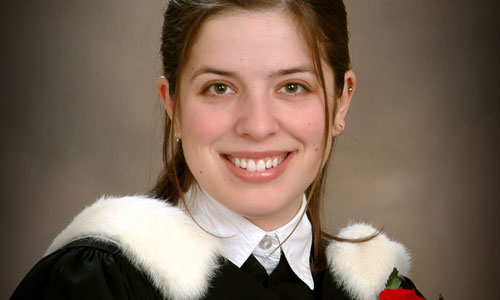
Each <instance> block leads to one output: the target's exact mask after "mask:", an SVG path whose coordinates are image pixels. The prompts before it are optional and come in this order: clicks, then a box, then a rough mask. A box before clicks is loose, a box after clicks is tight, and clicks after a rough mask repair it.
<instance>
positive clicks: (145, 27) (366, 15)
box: [0, 0, 500, 299]
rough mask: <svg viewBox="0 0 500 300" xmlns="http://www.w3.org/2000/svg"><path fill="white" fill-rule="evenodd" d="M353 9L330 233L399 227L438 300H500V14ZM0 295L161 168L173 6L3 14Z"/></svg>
mask: <svg viewBox="0 0 500 300" xmlns="http://www.w3.org/2000/svg"><path fill="white" fill-rule="evenodd" d="M494 3H495V2H494V1H489V2H486V1H474V2H473V1H439V0H418V1H417V0H413V1H411V0H406V1H395V0H394V1H367V0H365V1H361V0H356V1H354V0H353V1H350V0H347V1H346V4H347V7H348V11H349V22H350V31H351V37H352V38H351V49H352V58H353V66H354V70H355V71H356V72H357V75H358V79H359V83H358V88H357V92H356V94H355V97H354V100H353V103H352V107H351V110H350V112H349V115H348V119H347V129H346V131H345V134H344V135H343V136H342V137H341V139H340V140H339V142H338V145H337V148H336V150H335V154H334V160H333V161H332V163H331V169H330V170H331V171H330V177H329V183H328V188H327V194H326V204H325V216H326V218H327V219H328V222H327V223H326V225H327V226H328V228H329V229H330V231H331V232H336V231H337V230H338V228H340V227H342V226H344V225H346V224H347V223H348V222H349V221H366V222H370V223H372V224H373V225H375V226H378V227H381V226H384V227H385V231H386V232H387V234H388V235H389V236H391V237H392V238H393V239H396V240H399V241H401V242H402V243H404V244H405V245H406V246H407V247H408V248H409V249H410V250H411V252H412V254H413V256H414V267H413V270H412V274H411V278H412V279H413V280H414V281H415V282H416V284H417V286H418V287H419V289H420V290H421V291H422V292H423V293H424V294H425V295H426V296H427V297H428V299H437V297H438V293H439V292H441V293H442V294H443V295H444V296H445V299H494V298H496V296H497V294H498V293H496V291H495V284H494V282H496V281H497V280H496V274H495V273H494V271H495V270H498V268H499V267H500V266H499V259H498V254H499V253H500V251H499V250H500V249H499V240H498V232H497V231H498V228H499V225H500V224H499V218H500V215H499V201H498V182H499V180H498V179H499V178H498V171H499V159H498V146H499V133H498V128H499V127H498V122H497V119H498V116H499V110H498V108H499V105H498V100H499V99H498V98H499V97H498V95H499V92H500V90H499V87H498V86H499V85H498V78H499V71H498V68H499V66H500V64H499V58H498V53H500V51H499V50H500V49H499V47H498V43H497V40H498V33H499V32H498V30H497V28H498V25H499V22H498V21H497V18H498V16H497V13H498V8H499V7H498V5H497V4H494ZM0 7H1V18H0V31H1V40H2V43H1V47H0V48H1V50H0V51H1V61H2V67H1V71H0V74H1V77H0V79H1V81H0V87H1V91H0V93H1V94H0V95H1V105H2V109H1V112H0V116H1V118H0V122H1V123H0V134H1V148H0V149H1V160H2V161H1V170H2V172H1V179H2V180H1V187H2V195H3V197H2V200H1V207H0V208H1V218H0V225H1V226H0V228H1V237H2V246H1V249H2V250H1V251H2V252H1V255H0V257H1V260H2V261H1V265H2V268H0V275H1V278H2V280H1V281H0V282H1V283H0V298H2V299H5V298H7V297H8V296H9V295H10V294H11V293H12V291H13V289H14V288H15V286H16V285H17V284H18V282H19V281H20V280H21V278H22V277H23V276H24V274H25V273H26V272H27V271H28V270H29V269H30V267H31V266H32V265H33V264H34V263H35V262H37V261H38V260H39V259H40V258H41V257H42V255H43V253H44V251H45V249H46V248H47V247H48V245H49V244H50V242H51V240H52V239H53V238H54V237H55V235H56V234H57V233H58V232H59V231H61V230H62V229H63V228H64V226H65V225H66V224H68V223H69V222H70V221H71V219H72V217H73V216H74V215H75V214H76V213H78V212H79V211H80V210H82V209H83V208H84V207H85V206H86V205H89V204H91V203H92V202H93V201H94V199H96V198H97V197H99V196H101V195H103V194H115V195H125V194H135V193H144V192H146V191H147V190H148V189H149V188H150V187H151V185H152V183H153V182H154V180H155V178H156V176H157V174H158V170H159V167H160V164H161V163H160V157H161V155H160V146H161V140H160V138H161V131H162V127H161V121H162V110H161V106H160V105H159V99H158V96H157V95H156V87H155V81H156V77H157V76H158V75H160V59H159V55H158V48H159V35H160V28H161V22H162V11H163V10H164V8H165V2H164V1H160V0H144V1H131V0H127V1H125V0H120V1H118V0H108V1H95V0H89V1H77V0H75V1H62V0H46V1H31V3H29V4H28V3H27V2H26V1H2V2H1V4H0Z"/></svg>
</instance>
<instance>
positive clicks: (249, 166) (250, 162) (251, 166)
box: [247, 159, 257, 172]
mask: <svg viewBox="0 0 500 300" xmlns="http://www.w3.org/2000/svg"><path fill="white" fill-rule="evenodd" d="M256 170H257V167H256V166H255V162H254V161H253V159H249V160H248V162H247V171H249V172H255V171H256Z"/></svg>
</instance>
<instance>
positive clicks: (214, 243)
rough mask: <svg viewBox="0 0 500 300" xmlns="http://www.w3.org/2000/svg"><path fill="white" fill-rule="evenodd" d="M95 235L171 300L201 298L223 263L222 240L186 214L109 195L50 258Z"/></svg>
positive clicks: (57, 243)
mask: <svg viewBox="0 0 500 300" xmlns="http://www.w3.org/2000/svg"><path fill="white" fill-rule="evenodd" d="M88 237H91V238H93V239H98V240H100V241H104V242H106V243H108V244H113V245H115V246H116V247H117V249H119V250H120V253H122V254H123V256H124V257H126V258H127V260H128V261H130V263H131V264H132V265H133V266H134V267H136V268H137V269H138V270H140V271H141V272H143V273H144V274H146V276H147V277H148V278H150V280H151V282H152V284H153V285H154V286H155V287H156V288H157V289H158V290H159V291H160V292H161V294H162V295H163V296H164V297H166V298H172V299H190V298H196V297H198V296H200V295H202V294H203V293H204V292H205V291H206V290H207V288H208V283H209V279H210V278H211V277H212V276H213V274H214V272H215V270H216V269H217V265H218V257H219V255H218V254H219V253H220V252H221V248H220V244H219V242H218V240H217V239H216V238H215V237H213V236H211V235H209V234H207V233H205V232H204V231H202V230H200V228H199V227H198V226H197V225H196V224H195V223H194V222H193V220H192V219H191V218H190V217H189V216H188V215H186V213H185V212H184V210H182V209H179V208H178V207H174V206H171V205H169V204H168V203H166V202H165V201H162V200H158V199H153V198H149V197H145V196H129V197H119V198H118V197H104V198H101V199H99V200H97V201H96V202H95V203H94V204H93V205H91V206H90V207H87V208H86V209H85V210H83V211H82V212H81V213H80V214H79V215H77V216H76V217H75V218H74V220H73V221H72V222H71V223H70V224H69V225H68V226H67V227H66V228H65V229H64V230H63V231H62V232H61V233H60V234H59V235H58V236H57V237H56V239H55V240H54V242H53V243H52V245H51V246H50V247H49V249H48V250H47V255H49V254H51V253H54V252H55V251H57V250H59V249H61V248H63V247H65V246H66V245H68V244H70V243H71V242H73V241H75V240H79V239H82V238H88Z"/></svg>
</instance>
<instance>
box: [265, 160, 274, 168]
mask: <svg viewBox="0 0 500 300" xmlns="http://www.w3.org/2000/svg"><path fill="white" fill-rule="evenodd" d="M272 166H273V161H272V160H271V159H268V160H267V161H266V169H270V168H271V167H272Z"/></svg>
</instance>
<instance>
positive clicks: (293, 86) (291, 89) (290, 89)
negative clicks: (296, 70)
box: [278, 82, 304, 95]
mask: <svg viewBox="0 0 500 300" xmlns="http://www.w3.org/2000/svg"><path fill="white" fill-rule="evenodd" d="M278 92H280V93H286V94H295V95H297V94H301V93H303V92H304V86H302V85H301V84H298V83H295V82H290V83H287V84H285V85H284V86H283V87H281V89H279V91H278Z"/></svg>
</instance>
